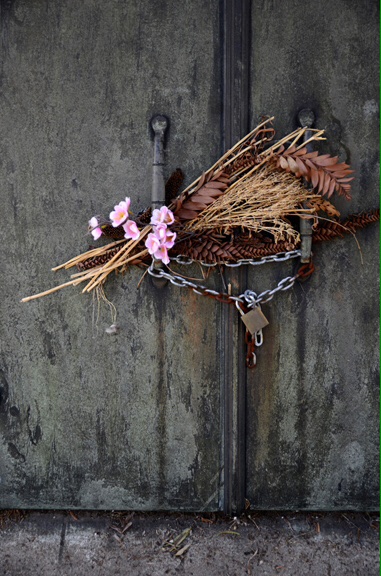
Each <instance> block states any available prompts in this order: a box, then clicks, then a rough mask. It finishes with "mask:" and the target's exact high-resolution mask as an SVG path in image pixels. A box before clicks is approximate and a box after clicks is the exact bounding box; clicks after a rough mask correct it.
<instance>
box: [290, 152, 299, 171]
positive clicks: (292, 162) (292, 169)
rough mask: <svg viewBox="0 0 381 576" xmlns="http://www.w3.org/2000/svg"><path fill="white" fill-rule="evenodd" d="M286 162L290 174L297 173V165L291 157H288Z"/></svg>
mask: <svg viewBox="0 0 381 576" xmlns="http://www.w3.org/2000/svg"><path fill="white" fill-rule="evenodd" d="M287 162H288V165H289V167H290V170H291V172H294V173H295V172H298V165H297V163H296V162H295V160H294V159H293V158H292V156H289V157H288V158H287Z"/></svg>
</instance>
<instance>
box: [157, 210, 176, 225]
mask: <svg viewBox="0 0 381 576" xmlns="http://www.w3.org/2000/svg"><path fill="white" fill-rule="evenodd" d="M174 221H175V218H174V216H173V213H172V212H171V210H169V209H168V208H167V207H166V206H162V207H161V208H160V209H159V208H155V210H154V211H153V212H152V217H151V224H152V225H153V226H157V225H158V224H165V225H166V226H169V225H171V224H173V223H174Z"/></svg>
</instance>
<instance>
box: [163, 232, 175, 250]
mask: <svg viewBox="0 0 381 576" xmlns="http://www.w3.org/2000/svg"><path fill="white" fill-rule="evenodd" d="M175 240H176V232H170V231H169V230H167V234H166V236H165V240H164V242H163V246H165V247H166V248H168V250H169V249H170V248H172V247H173V246H174V244H175Z"/></svg>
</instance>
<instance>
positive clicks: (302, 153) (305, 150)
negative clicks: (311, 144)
mask: <svg viewBox="0 0 381 576" xmlns="http://www.w3.org/2000/svg"><path fill="white" fill-rule="evenodd" d="M307 152H308V150H307V148H300V150H297V151H296V152H295V153H294V154H293V156H304V155H305V154H307Z"/></svg>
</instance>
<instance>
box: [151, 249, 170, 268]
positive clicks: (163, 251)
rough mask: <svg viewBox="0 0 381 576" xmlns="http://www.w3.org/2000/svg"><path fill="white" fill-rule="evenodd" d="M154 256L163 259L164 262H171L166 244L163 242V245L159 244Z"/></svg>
mask: <svg viewBox="0 0 381 576" xmlns="http://www.w3.org/2000/svg"><path fill="white" fill-rule="evenodd" d="M154 256H155V258H156V259H157V260H161V261H162V262H164V264H169V256H168V250H167V249H166V247H165V246H164V244H161V246H159V248H158V249H157V250H156V252H155V254H154Z"/></svg>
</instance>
